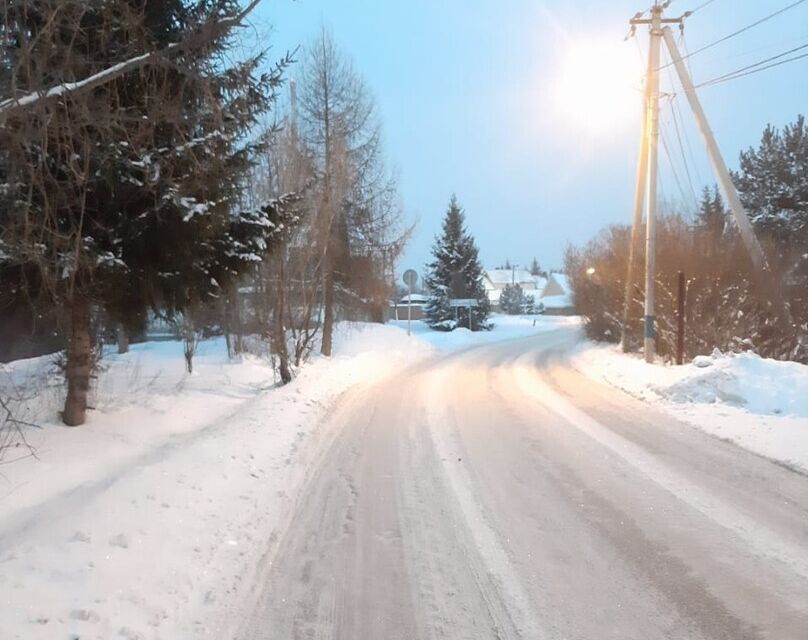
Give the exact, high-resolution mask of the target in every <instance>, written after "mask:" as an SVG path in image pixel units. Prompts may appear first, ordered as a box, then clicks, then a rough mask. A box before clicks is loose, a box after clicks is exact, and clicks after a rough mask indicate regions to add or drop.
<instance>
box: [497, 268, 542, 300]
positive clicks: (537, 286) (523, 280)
mask: <svg viewBox="0 0 808 640" xmlns="http://www.w3.org/2000/svg"><path fill="white" fill-rule="evenodd" d="M483 284H484V285H485V292H486V294H487V295H488V300H489V302H490V303H491V306H492V307H494V308H496V307H497V306H498V305H499V297H500V296H501V295H502V292H503V291H504V290H505V287H507V286H508V285H509V284H511V285H512V284H518V285H519V286H520V287H522V291H524V292H525V294H526V295H528V296H531V297H532V298H533V299H534V300H535V301H537V302H538V298H537V294H539V293H540V292H541V291H542V289H543V288H544V278H542V277H541V276H534V275H533V274H532V273H530V271H528V270H527V269H516V268H513V269H489V270H488V271H486V272H485V274H484V275H483Z"/></svg>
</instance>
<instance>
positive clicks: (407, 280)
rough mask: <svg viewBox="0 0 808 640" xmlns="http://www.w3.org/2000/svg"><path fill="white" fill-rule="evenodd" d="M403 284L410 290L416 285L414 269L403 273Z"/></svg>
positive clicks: (416, 279)
mask: <svg viewBox="0 0 808 640" xmlns="http://www.w3.org/2000/svg"><path fill="white" fill-rule="evenodd" d="M404 284H406V285H407V286H408V287H410V288H412V287H414V286H415V285H416V284H418V274H417V273H416V272H415V270H414V269H407V270H406V271H405V272H404Z"/></svg>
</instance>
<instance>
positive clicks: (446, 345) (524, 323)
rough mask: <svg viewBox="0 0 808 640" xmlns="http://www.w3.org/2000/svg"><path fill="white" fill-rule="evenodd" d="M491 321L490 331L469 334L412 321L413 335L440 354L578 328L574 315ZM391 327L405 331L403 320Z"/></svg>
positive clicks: (498, 317) (503, 317)
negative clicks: (434, 329)
mask: <svg viewBox="0 0 808 640" xmlns="http://www.w3.org/2000/svg"><path fill="white" fill-rule="evenodd" d="M491 322H492V324H493V325H494V328H493V329H492V330H491V331H473V332H472V331H469V330H468V329H462V328H461V329H455V330H454V331H433V330H432V329H430V328H429V327H428V326H427V325H426V323H425V322H424V321H423V320H413V322H412V328H411V331H412V334H413V335H414V336H417V337H418V338H421V339H423V340H425V341H426V342H429V343H430V344H432V345H434V346H435V347H437V348H438V349H440V350H441V351H454V350H457V349H464V348H466V347H473V346H476V345H480V344H486V343H490V342H498V341H500V340H509V339H512V338H525V337H528V336H531V335H535V334H537V333H544V332H545V331H553V330H554V329H560V328H562V327H570V326H577V325H578V324H580V319H579V318H578V317H575V316H542V315H540V316H532V315H524V316H508V315H501V314H493V315H492V316H491ZM390 324H391V325H393V326H397V327H400V328H402V329H404V330H405V331H406V329H407V321H406V320H393V321H391V322H390Z"/></svg>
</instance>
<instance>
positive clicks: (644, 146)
mask: <svg viewBox="0 0 808 640" xmlns="http://www.w3.org/2000/svg"><path fill="white" fill-rule="evenodd" d="M650 75H651V65H650V60H649V64H648V69H647V71H646V74H645V78H646V82H645V88H644V90H643V96H642V133H641V134H640V149H639V151H638V152H637V175H636V179H635V183H634V208H633V212H632V216H631V240H630V244H629V247H628V269H627V273H626V291H625V297H624V299H623V328H622V335H621V336H620V346H621V347H622V348H623V353H628V350H629V346H630V345H629V342H628V334H629V331H628V327H629V324H630V323H631V302H632V300H633V299H634V280H635V279H636V277H635V274H634V271H635V268H634V267H635V264H636V262H637V249H638V245H639V243H640V227H641V226H642V212H643V202H644V200H645V183H646V180H647V174H648V104H649V102H650V95H649V88H650V85H649V84H648V82H647V80H648V76H650Z"/></svg>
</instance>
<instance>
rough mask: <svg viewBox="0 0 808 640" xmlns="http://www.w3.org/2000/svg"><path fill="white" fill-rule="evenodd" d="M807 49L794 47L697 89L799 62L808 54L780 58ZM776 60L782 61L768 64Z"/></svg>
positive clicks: (703, 83) (706, 81) (807, 45)
mask: <svg viewBox="0 0 808 640" xmlns="http://www.w3.org/2000/svg"><path fill="white" fill-rule="evenodd" d="M806 48H808V43H807V44H803V45H800V46H799V47H794V48H793V49H789V50H788V51H783V52H782V53H778V54H777V55H776V56H771V57H769V58H765V59H763V60H760V61H758V62H755V63H754V64H749V65H746V66H745V67H741V68H740V69H736V70H735V71H730V72H729V73H725V74H723V75H720V76H717V77H715V78H712V79H710V80H705V81H704V82H701V83H699V84H697V85H696V87H705V86H708V85H713V84H719V83H720V82H726V81H727V80H734V79H735V78H741V77H743V76H747V75H750V74H752V73H757V72H758V71H763V70H765V69H771V68H772V67H776V66H778V65H781V64H785V63H786V62H793V61H794V60H799V59H801V58H804V57H806V56H808V54H802V55H799V56H794V57H791V58H787V59H786V60H780V58H783V57H784V56H787V55H790V54H792V53H796V52H797V51H801V50H803V49H806ZM774 60H780V61H779V62H777V63H775V64H767V63H769V62H773V61H774ZM763 65H765V66H763Z"/></svg>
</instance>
